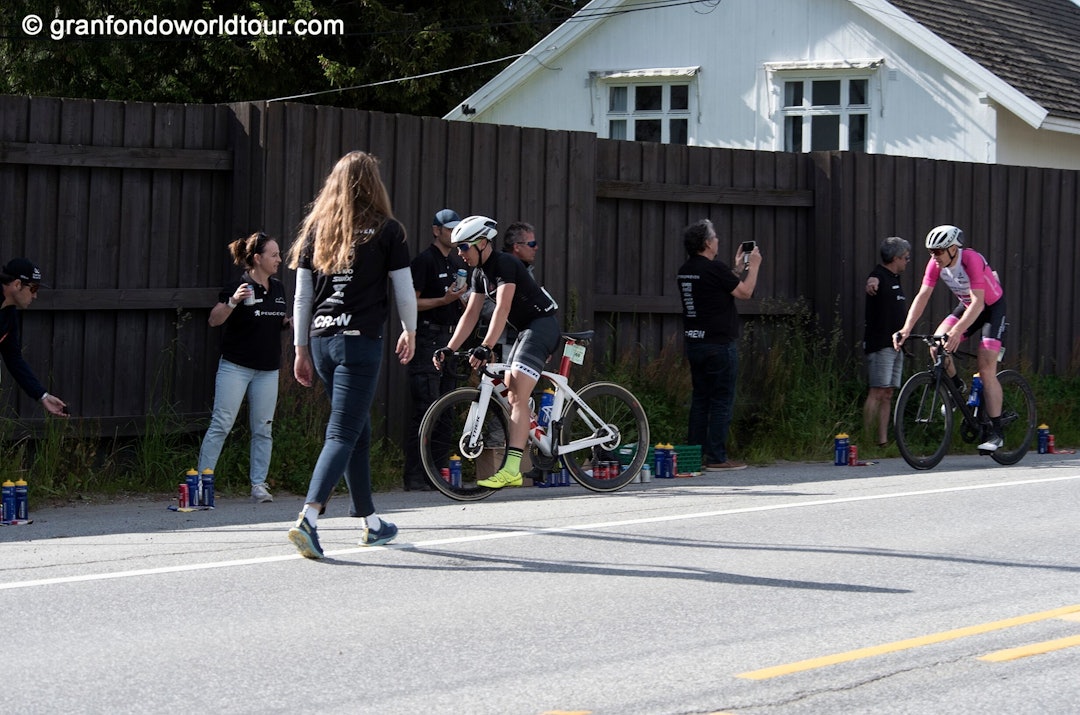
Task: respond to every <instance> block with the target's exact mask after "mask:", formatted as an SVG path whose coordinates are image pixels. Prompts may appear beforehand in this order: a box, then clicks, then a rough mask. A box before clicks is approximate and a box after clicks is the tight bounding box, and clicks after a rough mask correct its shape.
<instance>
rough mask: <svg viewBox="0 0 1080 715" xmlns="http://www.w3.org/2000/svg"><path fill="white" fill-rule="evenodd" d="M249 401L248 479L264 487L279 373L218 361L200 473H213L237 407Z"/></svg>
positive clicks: (201, 451)
mask: <svg viewBox="0 0 1080 715" xmlns="http://www.w3.org/2000/svg"><path fill="white" fill-rule="evenodd" d="M244 395H247V398H248V416H249V417H250V426H251V465H250V466H249V468H248V476H249V477H250V479H251V483H252V484H263V483H264V482H266V475H267V473H268V472H269V471H270V452H271V448H272V447H273V444H274V438H273V434H272V428H273V426H274V410H275V409H276V408H277V395H278V371H277V370H253V369H252V368H249V367H242V366H240V365H237V364H236V363H233V362H229V361H228V360H226V359H225V358H221V360H220V361H219V362H218V371H217V380H216V381H215V383H214V414H213V416H212V417H211V418H210V428H209V429H208V430H206V436H205V437H203V441H202V448H201V449H200V450H199V471H200V472H202V470H204V469H214V468H215V467H216V466H217V461H218V457H220V456H221V448H222V446H224V444H225V438H226V437H227V436H228V435H229V431H230V430H232V428H233V424H234V423H235V422H236V415H237V414H238V413H239V412H240V405H241V403H243V401H244Z"/></svg>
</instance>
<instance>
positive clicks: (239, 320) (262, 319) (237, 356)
mask: <svg viewBox="0 0 1080 715" xmlns="http://www.w3.org/2000/svg"><path fill="white" fill-rule="evenodd" d="M241 283H250V284H251V285H252V286H254V289H255V305H244V302H243V301H241V302H239V303H237V304H236V307H235V308H233V310H232V313H231V314H230V315H229V317H228V319H227V320H226V321H225V322H224V323H222V324H221V327H222V328H223V331H222V333H221V357H223V358H225V359H226V360H228V361H229V362H232V363H236V364H237V365H240V366H241V367H246V368H250V369H252V370H277V369H278V368H279V367H281V329H282V327H283V326H284V325H285V318H286V317H287V316H288V314H289V306H288V305H286V304H285V286H284V285H282V283H281V281H279V280H278V279H277V278H274V277H273V276H270V290H266V289H264V288H263V287H262V286H261V285H259V284H258V283H256V282H255V281H253V280H251V276H249V275H248V274H247V273H245V274H244V275H243V276H241V277H240V279H239V280H234V281H232V282H230V283H226V284H225V286H224V287H223V288H222V289H221V292H220V293H218V300H219V301H220V302H222V303H228V302H229V299H230V298H232V296H233V293H235V292H236V288H237V286H239V285H240V284H241Z"/></svg>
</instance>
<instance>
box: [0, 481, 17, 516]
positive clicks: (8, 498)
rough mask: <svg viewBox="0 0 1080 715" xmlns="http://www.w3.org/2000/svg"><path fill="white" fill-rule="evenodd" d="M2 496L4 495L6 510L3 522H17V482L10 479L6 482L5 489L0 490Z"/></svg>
mask: <svg viewBox="0 0 1080 715" xmlns="http://www.w3.org/2000/svg"><path fill="white" fill-rule="evenodd" d="M0 494H2V498H3V505H4V509H3V513H4V519H3V520H4V521H14V520H15V482H13V481H11V480H10V479H8V480H7V481H6V482H4V485H3V487H2V488H0Z"/></svg>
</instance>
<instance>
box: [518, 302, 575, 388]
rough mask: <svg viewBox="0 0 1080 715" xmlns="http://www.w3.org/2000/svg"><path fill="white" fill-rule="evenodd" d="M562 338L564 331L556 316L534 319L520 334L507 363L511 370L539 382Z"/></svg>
mask: <svg viewBox="0 0 1080 715" xmlns="http://www.w3.org/2000/svg"><path fill="white" fill-rule="evenodd" d="M561 336H562V330H560V329H559V321H558V319H557V318H556V317H555V316H554V315H544V316H541V317H539V318H534V319H533V321H532V322H531V323H529V327H527V328H525V329H524V330H522V331H521V332H520V333H518V336H517V340H515V341H514V345H513V347H511V348H510V353H509V354H508V355H507V356H506V362H507V363H508V364H509V365H510V369H511V370H518V371H519V372H521V373H523V374H525V375H529V376H530V377H532V378H533V379H537V380H538V379H540V373H541V372H542V371H543V369H544V365H545V364H546V363H547V360H548V357H550V356H551V354H552V353H553V352H555V348H557V347H558V346H559V338H560V337H561Z"/></svg>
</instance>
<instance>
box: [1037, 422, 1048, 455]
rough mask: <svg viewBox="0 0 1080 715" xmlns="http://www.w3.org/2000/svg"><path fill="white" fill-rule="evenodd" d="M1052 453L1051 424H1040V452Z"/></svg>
mask: <svg viewBox="0 0 1080 715" xmlns="http://www.w3.org/2000/svg"><path fill="white" fill-rule="evenodd" d="M1049 453H1050V425H1048V424H1041V425H1039V454H1049Z"/></svg>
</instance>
